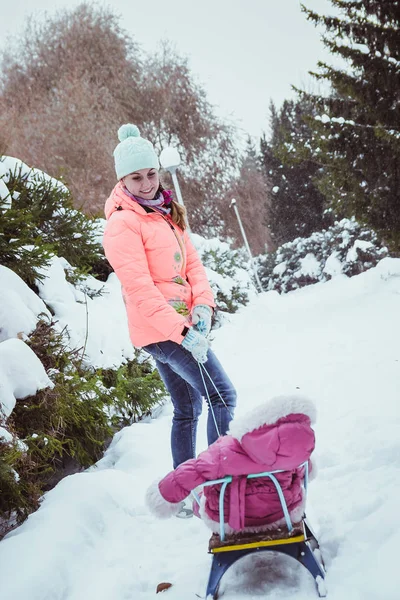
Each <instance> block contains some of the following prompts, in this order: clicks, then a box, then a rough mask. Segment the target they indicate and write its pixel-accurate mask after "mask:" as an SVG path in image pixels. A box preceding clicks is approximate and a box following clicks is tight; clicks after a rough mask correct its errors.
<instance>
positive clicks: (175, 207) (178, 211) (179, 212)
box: [171, 200, 187, 230]
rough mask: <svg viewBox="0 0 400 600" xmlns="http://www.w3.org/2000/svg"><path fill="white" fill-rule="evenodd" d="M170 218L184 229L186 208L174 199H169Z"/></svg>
mask: <svg viewBox="0 0 400 600" xmlns="http://www.w3.org/2000/svg"><path fill="white" fill-rule="evenodd" d="M171 219H172V220H173V222H174V223H175V225H178V227H180V228H181V229H182V230H183V229H186V227H187V222H186V209H185V207H184V206H182V205H181V204H179V203H178V202H175V200H171Z"/></svg>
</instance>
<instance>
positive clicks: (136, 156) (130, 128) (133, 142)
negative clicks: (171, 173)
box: [114, 123, 160, 179]
mask: <svg viewBox="0 0 400 600" xmlns="http://www.w3.org/2000/svg"><path fill="white" fill-rule="evenodd" d="M118 139H119V141H120V143H119V144H118V146H117V147H116V148H115V150H114V161H115V171H116V173H117V178H118V179H122V177H125V175H129V173H133V172H134V171H139V170H140V169H159V168H160V163H159V162H158V157H157V154H156V153H155V150H154V147H153V144H152V143H151V142H149V140H145V139H144V138H142V137H141V136H140V131H139V128H138V127H136V125H132V123H126V124H125V125H122V126H121V127H120V128H119V129H118Z"/></svg>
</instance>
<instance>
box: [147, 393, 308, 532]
mask: <svg viewBox="0 0 400 600" xmlns="http://www.w3.org/2000/svg"><path fill="white" fill-rule="evenodd" d="M315 416H316V410H315V407H314V405H313V403H312V402H311V401H310V400H308V399H307V398H304V397H301V396H279V397H276V398H273V399H272V400H270V401H269V402H268V403H264V404H263V405H261V406H259V407H257V408H256V409H254V410H252V411H250V412H249V413H248V414H247V415H244V416H243V417H241V418H235V419H234V420H233V421H232V423H231V426H230V431H229V434H228V435H226V436H223V437H221V438H219V439H218V440H217V441H216V442H214V444H212V445H211V446H209V447H208V448H207V450H205V451H204V452H202V453H201V454H199V456H198V457H197V458H196V459H191V460H188V461H186V462H184V463H182V464H181V465H179V467H178V468H177V469H175V470H174V471H171V472H170V473H169V474H168V475H167V476H166V477H164V478H163V479H162V480H161V481H159V482H154V483H153V484H152V486H150V488H149V489H148V492H147V497H146V498H147V504H148V506H149V508H150V510H151V511H152V512H153V514H155V515H157V516H159V517H167V516H170V515H171V514H174V513H176V512H177V510H178V509H179V507H180V504H179V503H180V501H182V500H183V499H184V498H186V497H187V496H188V495H189V493H190V492H191V491H192V490H193V489H195V488H196V487H197V486H199V485H201V484H202V483H204V482H206V481H210V480H213V479H219V478H222V477H225V476H226V475H231V476H232V477H233V480H232V483H230V484H229V485H228V486H227V489H226V492H225V500H224V515H225V522H226V524H227V526H226V528H225V529H226V532H227V533H232V532H234V531H262V530H267V529H273V528H275V527H277V526H279V525H281V524H283V523H284V517H283V511H282V507H281V503H280V501H279V497H278V494H277V492H276V489H275V486H274V484H273V482H272V481H271V480H270V479H269V478H268V477H263V478H257V479H247V478H246V477H245V476H246V475H249V474H251V473H262V472H263V471H272V470H276V469H283V470H285V472H284V473H277V474H276V478H277V479H278V481H279V483H280V485H281V487H282V490H283V494H284V496H285V500H286V503H287V506H288V510H289V513H290V515H291V518H292V520H293V522H298V521H299V520H300V519H301V517H302V515H303V512H304V490H303V486H302V478H303V477H304V467H303V468H299V465H301V464H302V463H304V462H306V461H309V468H310V474H311V471H312V466H311V462H310V456H311V453H312V451H313V449H314V444H315V438H314V431H313V429H312V428H311V423H313V422H314V420H315ZM220 488H221V485H220V484H218V485H213V486H206V487H204V488H203V493H202V500H201V506H200V516H201V518H202V519H203V520H204V521H205V523H206V524H207V525H208V526H209V527H210V528H211V529H212V530H213V531H215V532H218V523H219V510H218V501H219V490H220Z"/></svg>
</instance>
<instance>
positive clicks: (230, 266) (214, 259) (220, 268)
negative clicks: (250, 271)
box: [201, 246, 247, 277]
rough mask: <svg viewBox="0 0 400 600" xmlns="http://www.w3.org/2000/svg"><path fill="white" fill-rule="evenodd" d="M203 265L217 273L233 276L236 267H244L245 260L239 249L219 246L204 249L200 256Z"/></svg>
mask: <svg viewBox="0 0 400 600" xmlns="http://www.w3.org/2000/svg"><path fill="white" fill-rule="evenodd" d="M201 258H202V262H203V265H204V266H205V267H208V268H209V269H212V270H213V271H215V272H216V273H219V275H224V276H227V277H234V276H235V272H236V269H237V268H241V269H244V268H246V266H247V265H246V260H245V258H244V256H243V252H242V251H240V250H232V249H230V248H229V249H225V250H224V249H223V248H222V247H221V246H219V247H218V248H215V249H212V250H205V251H204V252H203V254H202V256H201Z"/></svg>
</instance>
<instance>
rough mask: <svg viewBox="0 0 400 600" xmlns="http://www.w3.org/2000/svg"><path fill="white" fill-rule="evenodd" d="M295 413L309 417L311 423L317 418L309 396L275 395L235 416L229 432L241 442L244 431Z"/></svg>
mask: <svg viewBox="0 0 400 600" xmlns="http://www.w3.org/2000/svg"><path fill="white" fill-rule="evenodd" d="M295 414H303V415H306V416H307V417H309V419H310V422H311V425H312V424H314V423H315V421H316V419H317V409H316V408H315V405H314V403H313V402H312V400H310V399H309V398H306V397H305V396H301V395H300V394H293V395H291V396H275V397H274V398H271V400H269V402H267V403H265V402H263V403H262V404H260V405H259V406H256V407H255V408H253V410H250V411H249V412H247V413H246V414H245V415H243V416H242V417H237V418H235V419H234V420H233V421H232V422H231V425H230V429H229V433H230V434H231V435H232V437H234V438H236V439H237V440H238V441H239V442H241V441H242V438H243V436H244V435H245V434H246V433H250V431H254V429H258V428H259V427H263V425H274V423H276V422H277V421H279V419H282V418H283V417H287V416H288V415H295Z"/></svg>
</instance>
